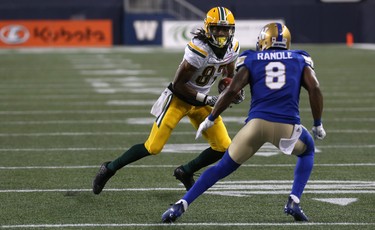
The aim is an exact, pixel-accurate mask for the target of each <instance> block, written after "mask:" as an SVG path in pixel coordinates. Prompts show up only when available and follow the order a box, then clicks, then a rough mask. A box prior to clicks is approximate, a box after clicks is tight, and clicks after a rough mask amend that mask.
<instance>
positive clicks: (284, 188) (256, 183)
mask: <svg viewBox="0 0 375 230" xmlns="http://www.w3.org/2000/svg"><path fill="white" fill-rule="evenodd" d="M292 183H293V181H289V180H263V181H261V180H243V181H219V182H217V183H216V184H215V185H214V186H213V187H211V188H210V189H209V190H208V191H207V192H206V194H212V195H223V196H236V197H245V196H249V195H271V194H272V195H280V194H289V193H290V187H291V185H292ZM180 186H181V187H180V188H106V189H105V190H106V191H108V192H147V191H183V190H185V188H184V187H183V186H182V184H181V185H180ZM91 191H92V190H91V189H4V190H0V193H43V192H66V193H78V192H91ZM304 193H305V194H307V193H309V194H375V181H334V180H330V181H325V180H322V181H319V180H311V181H309V183H308V184H307V186H306V188H305V191H304Z"/></svg>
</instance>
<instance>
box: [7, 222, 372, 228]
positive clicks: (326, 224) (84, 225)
mask: <svg viewBox="0 0 375 230" xmlns="http://www.w3.org/2000/svg"><path fill="white" fill-rule="evenodd" d="M374 225H375V223H361V222H359V223H352V222H336V223H318V222H316V223H314V222H308V223H212V222H210V223H173V224H162V223H160V224H156V223H155V224H147V223H145V224H140V223H138V224H135V223H134V224H132V223H129V224H95V223H82V224H24V225H0V228H82V227H85V228H88V227H96V228H97V227H103V228H104V227H119V228H124V227H129V228H134V227H150V228H152V227H171V228H175V227H179V226H180V227H189V226H198V227H201V226H218V227H224V226H228V227H230V226H238V227H241V226H243V227H246V226H248V227H251V226H259V227H261V226H291V227H298V226H374Z"/></svg>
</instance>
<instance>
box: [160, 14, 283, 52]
mask: <svg viewBox="0 0 375 230" xmlns="http://www.w3.org/2000/svg"><path fill="white" fill-rule="evenodd" d="M270 22H281V23H284V20H281V19H271V20H236V32H235V37H236V38H237V39H238V40H239V41H240V45H241V47H255V44H256V39H257V37H258V34H259V32H260V30H261V29H262V27H263V26H264V25H266V24H268V23H270ZM198 28H203V22H202V21H164V22H163V47H167V48H183V47H185V46H186V44H187V43H188V42H189V41H190V39H191V37H192V34H191V32H192V31H195V30H196V29H198Z"/></svg>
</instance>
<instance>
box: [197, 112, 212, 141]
mask: <svg viewBox="0 0 375 230" xmlns="http://www.w3.org/2000/svg"><path fill="white" fill-rule="evenodd" d="M213 125H214V121H211V120H210V119H208V117H206V119H204V121H203V122H202V123H201V124H200V125H199V128H198V130H197V133H196V135H195V140H196V139H198V138H199V137H200V136H202V132H203V131H205V130H206V129H208V128H210V127H211V126H213Z"/></svg>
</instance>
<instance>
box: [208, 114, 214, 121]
mask: <svg viewBox="0 0 375 230" xmlns="http://www.w3.org/2000/svg"><path fill="white" fill-rule="evenodd" d="M207 118H208V120H210V121H214V120H215V119H216V118H215V117H214V116H212V114H211V113H210V115H208V117H207Z"/></svg>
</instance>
